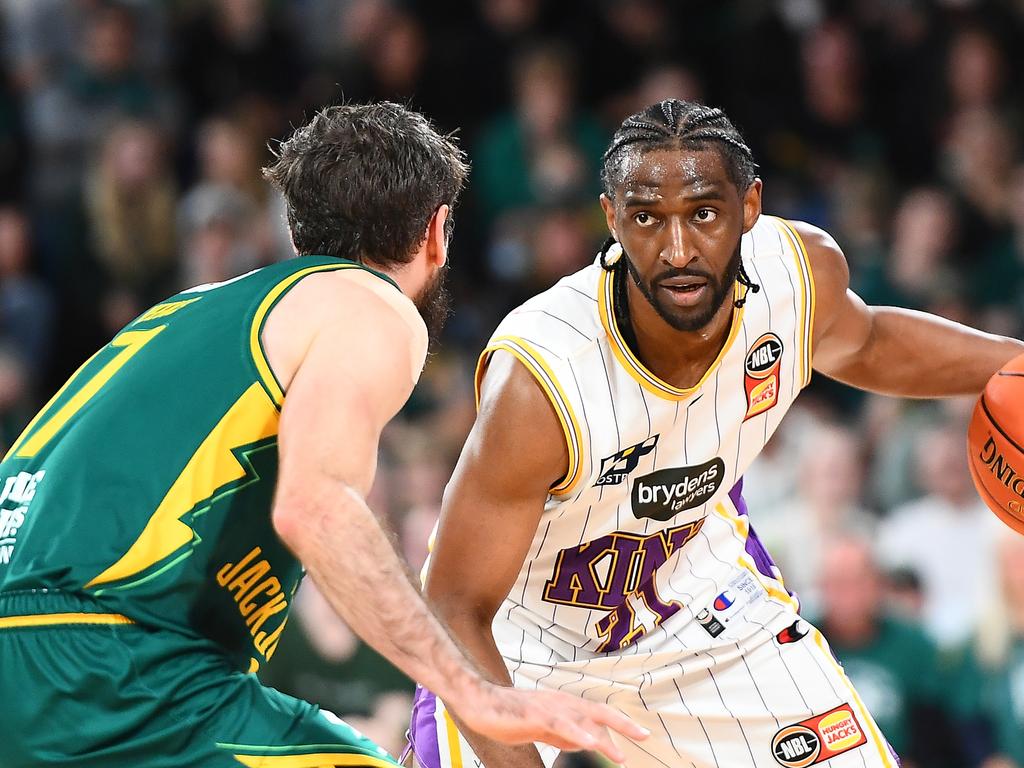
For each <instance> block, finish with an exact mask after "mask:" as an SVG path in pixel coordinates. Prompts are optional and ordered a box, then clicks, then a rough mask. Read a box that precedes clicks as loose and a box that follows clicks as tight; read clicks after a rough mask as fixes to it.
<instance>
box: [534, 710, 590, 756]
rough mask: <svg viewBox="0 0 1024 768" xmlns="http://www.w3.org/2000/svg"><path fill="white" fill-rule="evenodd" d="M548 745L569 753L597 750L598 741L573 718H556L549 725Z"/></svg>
mask: <svg viewBox="0 0 1024 768" xmlns="http://www.w3.org/2000/svg"><path fill="white" fill-rule="evenodd" d="M547 731H548V733H547V736H546V737H545V738H544V739H543V741H544V742H545V743H546V744H550V745H551V746H553V747H558V748H559V749H561V750H564V751H567V752H576V751H577V750H581V749H588V750H589V749H596V748H597V739H596V738H595V737H594V735H593V734H592V733H590V732H589V731H588V730H586V729H585V728H583V727H581V726H580V725H578V724H577V723H576V722H575V721H574V720H572V718H568V717H561V716H558V717H555V718H554V719H553V720H551V721H550V722H549V723H548V724H547Z"/></svg>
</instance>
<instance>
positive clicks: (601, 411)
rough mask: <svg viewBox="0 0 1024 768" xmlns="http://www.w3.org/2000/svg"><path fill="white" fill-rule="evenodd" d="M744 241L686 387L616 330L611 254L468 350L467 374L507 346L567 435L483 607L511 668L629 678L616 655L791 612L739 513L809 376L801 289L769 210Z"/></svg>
mask: <svg viewBox="0 0 1024 768" xmlns="http://www.w3.org/2000/svg"><path fill="white" fill-rule="evenodd" d="M741 255H742V259H743V263H744V265H745V268H746V271H747V274H748V275H749V276H750V277H751V278H752V280H753V281H754V282H755V283H757V284H759V285H760V287H761V290H760V291H759V292H756V293H753V292H751V293H748V295H747V297H746V299H747V300H746V303H745V305H744V306H743V307H742V308H738V309H736V310H734V312H733V318H732V326H731V329H730V332H729V336H728V338H727V340H726V342H725V344H724V346H723V348H722V350H721V352H720V354H719V356H718V358H717V359H716V360H715V362H714V363H713V364H712V365H711V366H710V368H709V369H708V371H707V373H706V374H705V375H704V376H703V377H702V378H701V380H700V381H699V382H698V383H697V385H696V386H694V387H692V388H690V389H686V390H681V389H677V388H675V387H672V386H669V385H668V384H666V383H665V382H663V381H661V380H659V379H658V378H657V377H656V376H655V375H654V374H652V373H651V372H650V371H648V370H647V369H646V368H645V367H644V366H643V365H642V364H641V363H640V362H639V361H638V360H637V358H636V357H635V356H634V354H633V353H632V352H631V351H630V349H629V348H628V347H627V345H626V344H625V342H624V341H623V337H622V335H621V333H620V331H619V330H618V328H617V326H616V323H615V311H614V300H615V295H616V293H615V290H614V285H613V283H614V281H615V280H616V279H620V276H621V275H622V272H623V271H622V270H616V271H614V272H609V271H606V270H604V269H603V268H602V267H601V266H600V265H599V264H598V263H594V264H592V265H591V266H589V267H587V268H585V269H583V270H581V271H579V272H577V273H575V274H573V275H570V276H568V277H566V278H564V279H562V280H561V281H560V282H559V283H558V284H557V285H555V286H554V287H552V288H551V289H549V290H547V291H545V292H544V293H542V294H540V295H538V296H536V297H534V298H532V299H530V300H529V301H527V302H526V303H525V304H523V305H522V306H520V307H519V308H518V309H516V310H514V311H513V312H512V313H511V314H509V315H508V316H507V317H506V318H505V319H504V320H503V321H502V323H501V324H500V325H499V326H498V328H497V330H496V331H495V334H494V336H493V337H492V339H491V341H490V343H489V344H488V346H487V348H486V350H485V351H484V353H483V355H482V356H481V364H480V367H479V369H478V380H479V378H480V377H481V376H483V375H485V373H486V363H487V360H488V359H489V357H490V355H491V354H492V353H493V352H495V351H496V350H503V351H506V352H509V353H511V354H513V355H515V357H516V358H518V359H519V361H520V362H521V363H522V364H523V365H524V366H525V367H526V368H527V369H528V370H529V371H530V372H531V373H532V374H533V376H534V377H535V378H536V379H537V381H538V382H539V384H540V385H541V387H542V388H543V389H544V391H545V393H546V394H547V395H548V397H549V399H550V400H551V402H552V404H553V406H554V408H555V411H556V413H557V414H558V417H559V420H560V422H561V424H562V427H563V430H564V432H565V436H566V442H567V444H568V446H569V469H568V472H567V473H566V475H565V477H564V478H563V479H562V481H561V482H559V483H558V484H557V485H556V486H555V487H553V488H552V489H551V492H550V495H549V497H548V500H547V504H546V506H545V510H544V514H543V516H542V518H541V521H540V525H539V527H538V530H537V533H536V535H535V537H534V540H533V542H532V544H531V546H530V549H529V553H528V555H527V558H526V561H525V563H524V565H523V568H522V571H521V572H520V574H519V577H518V579H517V581H516V583H515V585H514V586H513V588H512V589H511V591H510V593H509V595H508V597H507V598H506V599H505V601H504V603H503V605H502V607H501V608H500V609H499V611H498V613H497V615H496V617H495V619H494V625H493V629H494V635H495V640H496V641H497V643H498V647H499V650H500V651H501V653H502V655H503V656H504V657H505V658H506V660H507V661H508V662H509V664H510V669H512V672H513V676H514V677H516V678H519V677H521V675H522V673H520V674H519V675H517V674H516V673H517V670H519V669H520V668H523V667H524V665H525V667H532V668H533V670H534V671H533V672H532V673H529V674H527V675H526V676H527V677H532V678H534V680H536V679H537V677H538V676H544V672H543V669H544V668H545V667H547V668H552V667H558V668H560V669H565V668H566V667H568V668H571V666H572V664H573V662H585V663H586V664H587V669H588V672H587V674H588V675H593V674H598V675H599V676H607V677H608V678H609V679H614V678H620V675H624V676H626V677H629V676H630V675H632V674H634V673H635V669H633V670H631V669H630V667H632V666H633V665H631V664H625V665H620V664H619V662H621V661H623V660H624V657H634V658H636V659H638V660H639V659H640V658H643V659H644V660H645V663H644V668H645V669H648V668H652V666H651V665H652V663H653V666H654V667H657V665H658V662H657V660H658V659H661V660H662V661H665V662H667V663H670V664H671V663H673V662H672V661H669V659H670V658H672V659H675V658H678V657H679V655H680V654H681V653H685V654H691V653H692V654H703V656H704V657H706V658H707V659H708V660H709V665H710V666H714V665H715V664H716V663H718V662H720V661H724V660H725V659H726V655H728V657H730V658H733V657H734V654H735V652H737V651H739V650H740V648H741V647H744V648H746V649H748V650H749V648H750V647H751V644H755V643H757V642H762V641H763V640H764V639H770V638H771V637H772V636H774V635H775V633H777V632H779V631H780V630H783V629H785V627H786V626H787V625H791V624H792V623H793V621H794V619H795V615H794V614H795V611H796V610H797V608H798V606H797V605H796V602H795V600H794V599H793V598H792V597H791V596H790V595H789V593H788V592H786V590H785V587H784V585H783V583H782V580H781V576H780V574H779V572H778V570H777V569H776V568H775V566H774V564H773V563H772V562H771V559H770V557H769V556H768V554H767V553H766V552H765V551H764V549H763V547H761V545H760V542H759V541H758V540H757V537H756V534H755V533H754V532H753V531H752V529H751V527H750V524H749V522H748V519H747V515H746V506H745V503H744V501H743V499H742V496H741V485H742V483H741V477H742V475H743V472H744V471H745V470H746V468H747V466H748V465H749V464H750V462H751V461H753V460H754V458H755V457H756V456H757V455H758V453H760V451H761V449H762V448H763V447H764V445H765V444H766V443H767V442H768V440H769V438H770V437H771V436H772V433H773V432H774V431H775V429H776V427H778V425H779V422H780V421H781V420H782V417H783V415H784V414H785V413H786V411H787V409H788V408H789V406H790V404H791V403H792V402H793V400H794V398H795V397H796V396H797V394H798V393H799V391H800V390H801V388H802V387H803V386H805V385H806V384H807V382H808V381H809V379H810V373H811V370H810V352H811V350H810V341H809V340H810V338H811V332H812V322H813V311H814V288H813V283H812V279H811V273H810V267H809V265H808V259H807V253H806V251H805V250H804V247H803V244H802V243H801V241H800V238H799V236H798V235H797V233H796V232H795V230H794V229H793V228H792V227H791V226H790V225H789V224H788V223H787V222H785V221H784V220H782V219H778V218H775V217H771V216H766V215H762V216H761V217H760V219H759V220H758V221H757V223H756V224H755V226H754V227H753V229H752V230H751V231H750V232H749V233H747V234H746V235H744V236H743V239H742V243H741ZM737 290H742V289H741V288H740V287H739V286H737ZM766 629H767V630H769V632H767V633H766V632H764V630H766ZM758 638H760V639H758ZM664 654H667V655H664ZM602 657H604V658H605V659H606V660H608V659H613V660H615V661H613V662H610V663H609V664H608V665H607V666H605V665H602V664H600V659H601V658H602ZM595 663H596V666H595ZM538 670H539V671H538ZM601 670H604V671H601ZM620 679H621V678H620ZM523 682H525V681H523ZM516 684H517V685H519V684H520V680H518V679H517V681H516Z"/></svg>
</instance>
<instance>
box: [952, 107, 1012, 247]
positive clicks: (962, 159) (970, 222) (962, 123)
mask: <svg viewBox="0 0 1024 768" xmlns="http://www.w3.org/2000/svg"><path fill="white" fill-rule="evenodd" d="M944 152H945V157H944V170H945V173H946V177H947V179H948V181H949V182H950V183H951V184H952V185H953V186H954V188H955V189H956V191H957V193H958V198H959V200H958V201H959V204H960V207H961V209H962V210H961V216H960V220H961V221H962V222H963V226H964V231H963V239H962V242H963V244H964V249H965V250H966V255H967V256H969V257H975V259H976V258H977V256H978V254H979V252H980V248H979V246H980V244H981V243H984V242H986V241H987V240H990V239H991V238H992V237H994V236H996V235H997V234H998V233H999V230H1000V228H1001V227H1002V226H1003V224H1004V222H1005V221H1006V218H1007V213H1008V208H1007V201H1008V200H1009V199H1010V183H1011V180H1012V173H1013V168H1014V164H1015V162H1016V160H1017V156H1018V147H1017V142H1016V137H1015V135H1014V133H1013V131H1012V130H1011V128H1010V126H1009V124H1008V123H1007V122H1006V121H1005V120H1004V119H1003V118H1002V117H1001V116H1000V115H999V114H997V113H996V112H994V111H991V110H983V109H970V110H964V111H963V112H960V113H958V114H957V115H956V116H955V117H954V119H953V121H952V123H951V126H950V131H949V136H948V138H947V140H946V143H945V146H944Z"/></svg>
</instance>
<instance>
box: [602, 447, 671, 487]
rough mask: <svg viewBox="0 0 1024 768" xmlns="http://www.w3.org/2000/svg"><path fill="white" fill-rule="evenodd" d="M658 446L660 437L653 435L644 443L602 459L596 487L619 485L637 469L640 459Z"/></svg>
mask: <svg viewBox="0 0 1024 768" xmlns="http://www.w3.org/2000/svg"><path fill="white" fill-rule="evenodd" d="M657 445H658V435H651V436H650V437H649V438H647V439H646V440H644V441H643V442H642V443H637V444H636V445H631V446H629V448H623V449H622V450H621V451H619V452H618V453H615V454H612V455H611V456H608V457H607V458H604V459H601V476H600V477H599V478H597V482H596V483H594V485H619V484H620V483H622V481H623V480H625V479H626V478H627V477H628V476H629V474H630V473H631V472H632V471H633V470H635V469H636V467H637V464H639V463H640V459H641V458H643V457H644V456H646V455H647V454H648V453H650V452H651V451H653V450H654V449H655V447H657Z"/></svg>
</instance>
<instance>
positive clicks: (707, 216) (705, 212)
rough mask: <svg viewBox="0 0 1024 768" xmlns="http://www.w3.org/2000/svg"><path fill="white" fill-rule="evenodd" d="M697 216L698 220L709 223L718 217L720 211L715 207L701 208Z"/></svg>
mask: <svg viewBox="0 0 1024 768" xmlns="http://www.w3.org/2000/svg"><path fill="white" fill-rule="evenodd" d="M696 218H697V221H700V222H703V223H705V224H707V223H708V222H711V221H714V220H715V219H717V218H718V211H716V210H714V209H713V208H701V209H699V210H698V211H697V214H696Z"/></svg>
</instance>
